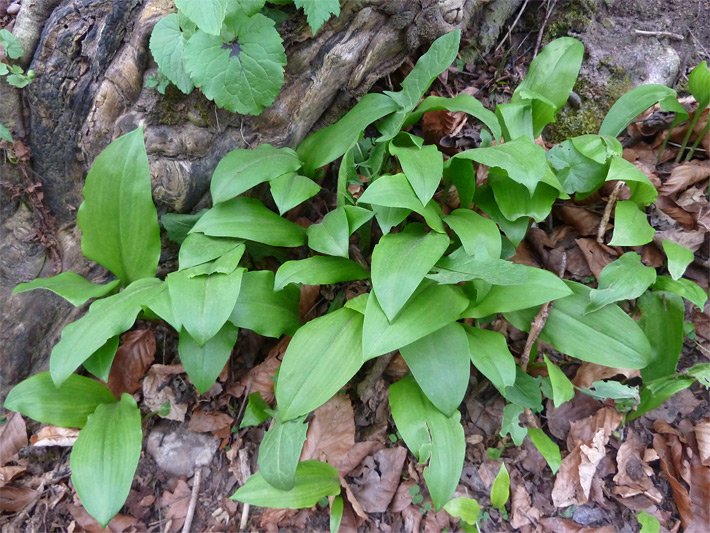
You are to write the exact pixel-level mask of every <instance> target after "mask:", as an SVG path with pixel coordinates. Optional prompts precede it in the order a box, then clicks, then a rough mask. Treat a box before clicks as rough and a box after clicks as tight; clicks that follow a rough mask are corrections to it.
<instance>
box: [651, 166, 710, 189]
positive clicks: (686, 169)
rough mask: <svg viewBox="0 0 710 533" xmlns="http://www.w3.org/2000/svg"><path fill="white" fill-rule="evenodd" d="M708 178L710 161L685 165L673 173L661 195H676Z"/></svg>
mask: <svg viewBox="0 0 710 533" xmlns="http://www.w3.org/2000/svg"><path fill="white" fill-rule="evenodd" d="M707 178H710V160H705V161H699V160H695V161H690V162H688V163H683V164H682V165H678V166H677V167H675V168H674V169H673V170H672V171H671V175H670V177H669V178H668V179H667V180H666V181H665V183H664V184H663V185H662V186H661V189H660V193H661V194H662V195H671V194H675V193H677V192H680V191H684V190H685V189H687V188H688V187H690V186H691V185H693V184H695V183H698V182H700V181H703V180H705V179H707Z"/></svg>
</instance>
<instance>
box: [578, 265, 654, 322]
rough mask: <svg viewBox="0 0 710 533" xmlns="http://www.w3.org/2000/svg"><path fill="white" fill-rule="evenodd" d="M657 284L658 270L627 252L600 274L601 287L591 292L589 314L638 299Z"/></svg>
mask: <svg viewBox="0 0 710 533" xmlns="http://www.w3.org/2000/svg"><path fill="white" fill-rule="evenodd" d="M655 282H656V269H655V268H651V267H647V266H645V265H644V264H643V263H642V262H641V256H640V255H639V254H637V253H635V252H627V253H625V254H624V255H622V256H621V257H619V258H618V259H617V260H615V261H612V262H611V263H609V264H608V265H606V266H605V267H604V268H603V269H602V271H601V272H600V273H599V286H598V288H597V289H592V290H591V291H589V300H590V303H589V305H588V306H587V313H592V312H594V311H596V310H598V309H601V308H602V307H604V306H605V305H608V304H610V303H614V302H618V301H620V300H633V299H634V298H638V297H639V296H641V295H642V294H643V293H644V292H646V289H648V288H649V287H650V286H651V285H653V284H654V283H655Z"/></svg>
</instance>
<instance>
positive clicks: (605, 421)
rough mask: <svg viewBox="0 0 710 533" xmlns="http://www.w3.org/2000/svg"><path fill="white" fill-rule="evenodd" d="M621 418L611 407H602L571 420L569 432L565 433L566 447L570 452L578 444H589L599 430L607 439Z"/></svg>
mask: <svg viewBox="0 0 710 533" xmlns="http://www.w3.org/2000/svg"><path fill="white" fill-rule="evenodd" d="M622 420H623V415H621V413H619V412H618V411H617V410H616V409H614V408H613V407H602V408H601V409H599V410H598V411H597V412H596V413H595V414H594V415H592V416H588V417H587V418H583V419H582V420H577V421H574V422H571V423H570V432H569V434H568V435H567V449H568V450H569V451H570V452H571V451H572V450H574V449H575V448H577V447H578V446H579V445H580V444H589V443H590V442H591V441H592V439H593V438H594V436H595V435H596V434H597V433H600V432H601V433H602V434H603V435H604V437H605V439H606V441H608V440H609V437H610V436H611V434H612V432H614V431H615V430H616V428H618V427H619V424H621V421H622Z"/></svg>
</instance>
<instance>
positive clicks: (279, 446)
mask: <svg viewBox="0 0 710 533" xmlns="http://www.w3.org/2000/svg"><path fill="white" fill-rule="evenodd" d="M304 422H305V417H300V418H297V419H295V420H289V421H287V422H281V421H279V419H278V418H277V419H276V421H275V423H274V425H272V426H271V428H269V431H267V432H266V433H265V434H264V438H263V439H262V441H261V445H260V446H259V458H258V464H259V472H260V473H261V475H262V476H263V477H264V479H265V480H266V481H267V482H268V483H269V485H271V486H272V487H275V488H277V489H279V490H283V491H288V490H291V489H292V488H293V487H294V486H295V484H296V469H297V467H298V458H299V457H300V456H301V449H302V448H303V443H304V442H305V441H306V431H308V424H306V423H304Z"/></svg>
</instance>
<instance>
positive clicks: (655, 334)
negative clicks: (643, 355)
mask: <svg viewBox="0 0 710 533" xmlns="http://www.w3.org/2000/svg"><path fill="white" fill-rule="evenodd" d="M637 305H638V309H639V311H641V319H640V320H639V326H641V329H643V331H644V333H645V334H646V337H648V340H649V341H650V343H651V350H652V354H653V355H652V358H651V361H650V362H649V365H648V366H647V367H646V368H644V369H643V370H641V377H643V380H644V382H647V381H652V380H654V379H657V378H661V377H664V376H670V375H672V374H674V373H675V371H676V366H677V364H678V358H679V357H680V352H681V350H682V348H683V337H684V334H683V321H684V317H685V306H684V305H683V300H682V298H681V297H680V296H678V295H677V294H673V293H671V292H656V291H649V292H647V293H646V294H644V295H642V296H641V297H640V298H639V299H638V302H637Z"/></svg>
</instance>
